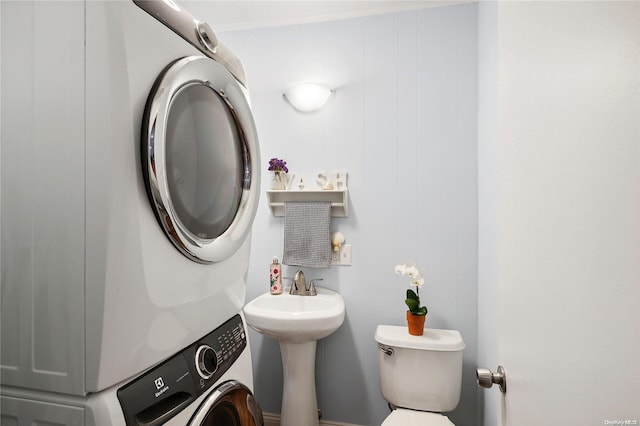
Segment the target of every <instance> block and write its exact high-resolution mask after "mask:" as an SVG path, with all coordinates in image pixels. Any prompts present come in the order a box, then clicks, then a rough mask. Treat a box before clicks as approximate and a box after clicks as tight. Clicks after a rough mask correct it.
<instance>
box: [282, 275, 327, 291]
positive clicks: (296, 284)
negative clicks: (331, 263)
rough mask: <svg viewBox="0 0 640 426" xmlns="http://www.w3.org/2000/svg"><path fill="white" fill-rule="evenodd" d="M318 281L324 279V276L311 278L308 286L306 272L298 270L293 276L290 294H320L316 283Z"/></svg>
mask: <svg viewBox="0 0 640 426" xmlns="http://www.w3.org/2000/svg"><path fill="white" fill-rule="evenodd" d="M316 281H322V278H318V279H315V280H311V283H310V284H309V287H307V281H306V280H305V278H304V272H302V271H298V272H296V275H295V276H294V277H293V282H292V283H291V289H290V290H289V294H293V295H298V296H315V295H317V294H318V292H317V291H316V285H315V282H316Z"/></svg>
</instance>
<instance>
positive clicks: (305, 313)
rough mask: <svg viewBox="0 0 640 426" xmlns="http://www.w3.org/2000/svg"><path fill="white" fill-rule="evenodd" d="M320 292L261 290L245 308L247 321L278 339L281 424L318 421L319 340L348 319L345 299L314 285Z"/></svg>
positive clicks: (310, 424)
mask: <svg viewBox="0 0 640 426" xmlns="http://www.w3.org/2000/svg"><path fill="white" fill-rule="evenodd" d="M316 290H317V292H318V294H317V295H316V296H294V295H290V294H289V293H288V292H283V294H280V295H272V294H269V293H265V294H262V295H260V296H258V297H257V298H255V299H253V300H252V301H251V302H249V303H247V305H246V306H245V307H244V315H245V318H246V320H247V324H249V326H250V327H251V328H253V329H254V330H256V331H257V332H259V333H261V334H264V335H265V336H269V337H272V338H274V339H276V340H278V341H279V342H280V353H281V355H282V366H283V369H284V390H283V394H282V414H281V420H280V424H281V426H303V425H304V426H314V425H318V403H317V400H316V381H315V357H316V342H317V341H318V340H319V339H322V338H324V337H327V336H328V335H330V334H331V333H333V332H334V331H336V330H337V329H338V327H340V326H341V325H342V322H343V321H344V300H343V299H342V296H341V295H340V294H339V293H336V292H335V291H332V290H329V289H326V288H322V287H316Z"/></svg>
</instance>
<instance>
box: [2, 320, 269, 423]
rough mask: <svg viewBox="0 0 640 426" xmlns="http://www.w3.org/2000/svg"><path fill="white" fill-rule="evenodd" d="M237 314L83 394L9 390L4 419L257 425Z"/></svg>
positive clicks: (256, 407) (242, 325)
mask: <svg viewBox="0 0 640 426" xmlns="http://www.w3.org/2000/svg"><path fill="white" fill-rule="evenodd" d="M246 335H247V329H246V325H245V322H244V318H243V317H242V314H238V315H235V316H234V317H232V318H230V319H229V320H228V321H226V322H225V323H224V324H222V325H221V326H220V327H218V328H216V329H215V330H213V331H212V332H211V333H209V334H207V335H206V336H203V337H202V338H200V339H198V340H197V341H196V342H194V343H193V344H192V345H189V346H188V347H186V348H184V349H183V350H181V351H180V352H178V353H177V354H175V355H174V356H172V357H170V358H169V359H167V360H165V361H163V362H162V363H160V364H158V365H156V366H154V367H153V368H150V369H148V370H147V371H145V372H143V373H142V374H140V375H138V376H137V377H135V378H133V379H131V380H129V381H126V382H123V383H119V384H117V385H114V386H112V387H110V388H107V389H105V390H103V391H101V392H97V393H94V394H90V395H89V396H88V397H87V398H84V399H74V398H72V397H69V396H67V397H65V396H62V395H55V394H51V393H49V394H38V393H35V394H34V393H33V392H28V391H19V390H14V391H10V392H9V393H8V394H4V395H3V399H2V413H1V417H2V425H9V424H25V425H26V424H36V423H38V424H40V422H45V423H47V424H53V423H54V422H55V423H56V424H61V425H78V426H79V425H83V426H106V425H108V426H156V425H168V426H262V425H263V424H264V423H263V417H262V411H261V409H260V406H259V404H258V402H257V401H256V399H255V398H254V396H253V393H252V390H251V389H252V383H253V379H252V375H251V356H250V350H249V346H248V341H247V337H246Z"/></svg>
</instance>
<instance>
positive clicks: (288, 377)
mask: <svg viewBox="0 0 640 426" xmlns="http://www.w3.org/2000/svg"><path fill="white" fill-rule="evenodd" d="M280 353H281V355H282V367H283V369H284V384H283V386H284V390H283V393H282V414H281V419H280V425H281V426H303V425H304V426H318V424H319V422H318V402H317V400H316V377H315V376H316V373H315V370H316V365H315V364H316V341H315V340H312V341H307V342H300V343H294V342H282V341H281V342H280Z"/></svg>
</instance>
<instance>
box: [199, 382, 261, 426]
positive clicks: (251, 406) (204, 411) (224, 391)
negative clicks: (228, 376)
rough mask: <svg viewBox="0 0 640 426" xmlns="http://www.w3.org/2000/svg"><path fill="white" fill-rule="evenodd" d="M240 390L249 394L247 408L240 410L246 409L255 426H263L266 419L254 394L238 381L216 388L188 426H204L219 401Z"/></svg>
mask: <svg viewBox="0 0 640 426" xmlns="http://www.w3.org/2000/svg"><path fill="white" fill-rule="evenodd" d="M239 390H243V391H245V392H246V393H247V400H246V402H247V406H246V407H238V408H246V410H247V412H248V413H249V414H250V415H251V418H252V419H253V422H254V424H255V426H263V425H264V418H263V416H262V410H261V409H260V406H259V405H258V402H257V401H256V399H255V398H254V397H253V393H252V392H251V390H250V389H249V388H248V387H246V386H245V385H243V384H242V383H240V382H238V381H237V380H228V381H226V382H224V383H222V384H221V385H220V386H218V387H217V388H215V389H214V390H213V392H211V393H210V394H209V395H208V396H207V397H206V399H205V400H204V401H203V402H202V404H200V406H199V407H198V409H197V410H196V412H195V413H194V415H193V417H191V420H190V421H189V425H188V426H200V425H202V422H203V421H204V420H205V418H206V417H207V415H208V414H209V412H210V411H211V409H212V408H213V407H214V406H215V405H216V404H217V403H218V401H219V400H221V399H222V398H224V397H225V396H226V395H228V394H230V393H232V392H235V391H239Z"/></svg>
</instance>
